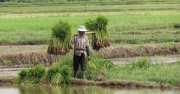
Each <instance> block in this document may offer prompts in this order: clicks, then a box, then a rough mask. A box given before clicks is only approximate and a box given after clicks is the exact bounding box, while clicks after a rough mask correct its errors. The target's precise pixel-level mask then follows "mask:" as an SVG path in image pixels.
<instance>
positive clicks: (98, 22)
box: [85, 16, 110, 50]
mask: <svg viewBox="0 0 180 94" xmlns="http://www.w3.org/2000/svg"><path fill="white" fill-rule="evenodd" d="M107 24H108V19H107V18H105V17H104V16H99V17H97V18H96V19H95V20H92V19H90V20H88V21H86V22H85V25H86V27H87V28H88V29H89V30H91V31H94V32H95V37H94V39H93V41H92V46H93V49H95V50H99V49H100V48H104V47H108V46H110V43H109V32H108V31H107Z"/></svg>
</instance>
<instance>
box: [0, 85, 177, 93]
mask: <svg viewBox="0 0 180 94" xmlns="http://www.w3.org/2000/svg"><path fill="white" fill-rule="evenodd" d="M0 94H180V90H160V89H122V88H118V89H117V88H116V89H110V88H102V87H88V86H61V87H49V86H41V87H39V86H34V85H30V86H14V87H0Z"/></svg>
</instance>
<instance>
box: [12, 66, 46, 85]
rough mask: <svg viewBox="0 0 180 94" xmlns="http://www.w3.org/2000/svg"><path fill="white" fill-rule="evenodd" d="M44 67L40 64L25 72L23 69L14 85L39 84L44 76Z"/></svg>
mask: <svg viewBox="0 0 180 94" xmlns="http://www.w3.org/2000/svg"><path fill="white" fill-rule="evenodd" d="M45 72H46V71H45V67H44V66H43V65H41V64H38V65H37V66H34V67H33V68H31V69H29V70H27V69H23V70H21V72H20V73H19V76H18V78H17V79H16V80H15V83H21V82H25V83H32V84H36V83H39V82H40V79H41V78H42V77H43V76H44V75H45Z"/></svg>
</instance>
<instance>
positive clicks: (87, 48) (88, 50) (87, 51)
mask: <svg viewBox="0 0 180 94" xmlns="http://www.w3.org/2000/svg"><path fill="white" fill-rule="evenodd" d="M86 53H87V55H88V56H90V49H89V46H86Z"/></svg>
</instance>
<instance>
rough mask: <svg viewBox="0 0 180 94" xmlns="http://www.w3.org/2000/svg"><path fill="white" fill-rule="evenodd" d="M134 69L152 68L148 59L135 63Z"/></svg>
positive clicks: (133, 64)
mask: <svg viewBox="0 0 180 94" xmlns="http://www.w3.org/2000/svg"><path fill="white" fill-rule="evenodd" d="M131 65H132V67H130V68H132V69H134V68H139V69H148V68H149V67H150V62H149V61H148V60H147V59H146V58H143V59H139V60H138V61H137V62H133V63H132V64H131Z"/></svg>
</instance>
